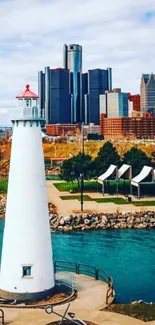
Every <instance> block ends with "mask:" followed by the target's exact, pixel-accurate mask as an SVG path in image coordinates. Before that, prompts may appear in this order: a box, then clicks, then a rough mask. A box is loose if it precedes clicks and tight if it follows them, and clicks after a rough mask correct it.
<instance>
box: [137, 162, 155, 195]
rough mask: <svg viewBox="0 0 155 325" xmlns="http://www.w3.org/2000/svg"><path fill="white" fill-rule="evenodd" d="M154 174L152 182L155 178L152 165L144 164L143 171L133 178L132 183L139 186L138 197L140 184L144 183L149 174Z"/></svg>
mask: <svg viewBox="0 0 155 325" xmlns="http://www.w3.org/2000/svg"><path fill="white" fill-rule="evenodd" d="M150 174H151V175H152V182H154V180H155V173H154V170H153V168H152V167H149V166H144V167H143V168H142V170H141V172H140V173H139V174H138V175H137V176H135V177H134V178H132V180H131V185H133V186H136V187H138V198H140V184H144V182H143V181H144V180H145V178H146V177H148V176H149V175H150Z"/></svg>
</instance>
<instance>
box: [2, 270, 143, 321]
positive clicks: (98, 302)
mask: <svg viewBox="0 0 155 325" xmlns="http://www.w3.org/2000/svg"><path fill="white" fill-rule="evenodd" d="M77 285H78V298H77V299H76V300H74V301H72V302H71V305H70V309H69V311H71V312H75V314H76V316H77V317H79V318H81V319H83V320H88V321H92V322H94V323H96V324H99V325H102V324H103V325H145V324H146V323H144V322H142V321H140V320H136V319H134V318H130V317H128V316H124V315H119V314H115V313H110V312H106V311H100V309H101V307H103V305H104V303H105V295H106V289H107V285H106V284H104V283H103V282H101V281H96V280H94V279H92V278H90V277H86V276H84V275H77ZM66 307H67V304H65V305H61V306H57V307H54V310H55V311H56V312H58V313H60V314H62V313H64V311H65V309H66ZM4 312H5V322H6V323H10V324H13V325H45V324H49V323H51V322H53V321H55V320H59V321H60V318H59V317H58V316H55V315H54V314H52V315H47V314H46V313H45V311H44V310H38V309H35V310H34V309H32V310H25V309H11V308H10V309H9V308H4Z"/></svg>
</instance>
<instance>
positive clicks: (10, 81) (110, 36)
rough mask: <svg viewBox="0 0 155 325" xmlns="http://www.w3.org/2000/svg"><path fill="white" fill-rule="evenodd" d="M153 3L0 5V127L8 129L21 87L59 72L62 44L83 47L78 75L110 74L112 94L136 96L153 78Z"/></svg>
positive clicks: (11, 1)
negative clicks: (146, 78) (144, 80)
mask: <svg viewBox="0 0 155 325" xmlns="http://www.w3.org/2000/svg"><path fill="white" fill-rule="evenodd" d="M154 30H155V0H147V1H146V0H128V1H126V0H117V1H116V0H108V1H105V0H0V125H10V120H11V118H13V115H14V112H15V111H16V99H15V97H16V95H17V94H19V93H20V92H22V91H23V90H24V88H25V84H27V83H29V84H30V85H31V89H32V91H34V92H37V89H38V71H39V70H44V67H45V66H50V67H51V68H56V67H62V62H63V57H62V52H63V44H65V43H66V44H72V43H76V44H80V45H82V47H83V72H86V71H87V70H88V69H93V68H103V69H105V68H107V67H112V69H113V88H116V87H118V88H122V91H125V92H131V93H139V91H140V79H141V74H142V73H151V72H154V73H155V34H154Z"/></svg>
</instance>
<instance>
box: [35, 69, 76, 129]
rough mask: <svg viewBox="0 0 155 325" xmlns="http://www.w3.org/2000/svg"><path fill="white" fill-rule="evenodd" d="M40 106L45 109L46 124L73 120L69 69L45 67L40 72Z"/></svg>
mask: <svg viewBox="0 0 155 325" xmlns="http://www.w3.org/2000/svg"><path fill="white" fill-rule="evenodd" d="M38 90H39V98H40V100H39V102H40V108H41V109H42V110H43V109H45V120H46V124H55V123H70V122H71V109H70V107H71V98H70V97H71V96H70V93H69V70H66V69H61V68H58V69H50V68H49V67H46V68H45V73H43V72H42V71H39V73H38Z"/></svg>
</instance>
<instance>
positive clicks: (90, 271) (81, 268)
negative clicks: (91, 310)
mask: <svg viewBox="0 0 155 325" xmlns="http://www.w3.org/2000/svg"><path fill="white" fill-rule="evenodd" d="M54 270H55V274H56V272H57V271H59V272H60V271H63V270H66V271H68V272H73V273H76V274H85V275H89V276H91V277H93V278H95V279H96V280H101V281H103V282H106V283H107V284H108V290H107V292H106V304H107V305H109V303H110V302H109V299H110V298H113V297H114V286H113V279H112V278H111V277H110V276H109V275H108V274H107V273H106V272H105V271H104V270H102V269H97V268H96V267H93V266H90V265H87V264H83V263H76V262H70V261H65V260H58V261H55V262H54ZM68 272H64V273H65V274H68ZM73 278H74V277H73ZM74 281H75V280H74Z"/></svg>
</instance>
